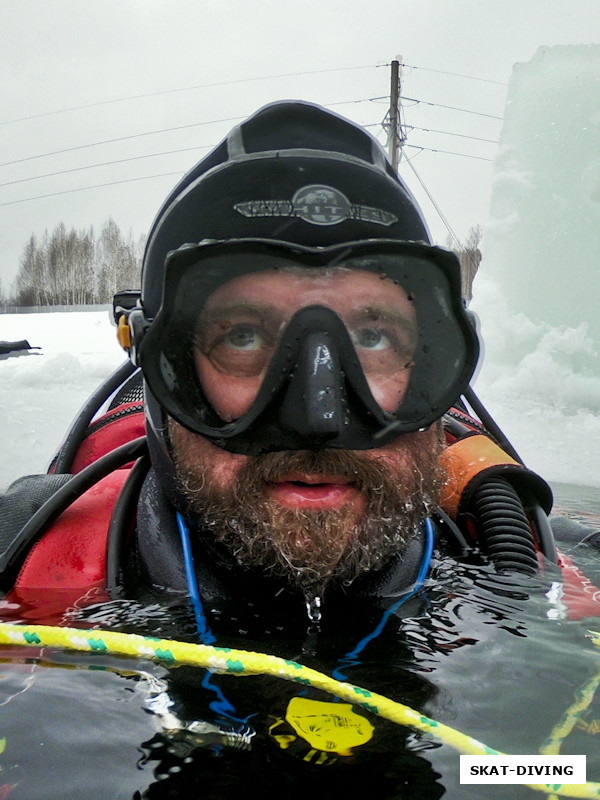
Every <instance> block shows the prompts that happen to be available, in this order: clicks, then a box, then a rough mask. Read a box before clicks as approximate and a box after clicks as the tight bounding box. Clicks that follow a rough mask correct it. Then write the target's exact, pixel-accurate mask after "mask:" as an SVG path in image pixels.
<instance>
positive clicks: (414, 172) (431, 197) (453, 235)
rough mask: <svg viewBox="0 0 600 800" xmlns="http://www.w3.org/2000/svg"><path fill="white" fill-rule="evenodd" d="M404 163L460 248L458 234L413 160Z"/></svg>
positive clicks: (406, 160) (405, 160)
mask: <svg viewBox="0 0 600 800" xmlns="http://www.w3.org/2000/svg"><path fill="white" fill-rule="evenodd" d="M405 147H406V145H405ZM402 163H403V164H408V166H409V167H410V168H411V170H412V171H413V174H414V176H415V178H416V179H417V180H418V181H419V183H420V184H421V187H422V189H423V191H424V192H425V194H426V195H427V197H428V198H429V200H430V202H431V204H432V206H433V207H434V208H435V210H436V211H437V213H438V215H439V218H440V219H441V220H442V223H443V224H444V226H445V228H446V230H447V231H448V233H449V234H450V237H451V238H452V240H453V241H454V243H455V244H456V245H457V246H459V247H460V241H459V239H458V237H457V236H456V234H455V233H454V230H453V229H452V226H451V225H450V223H449V222H448V220H447V219H446V217H445V216H444V214H443V212H442V209H441V208H440V207H439V205H438V204H437V203H436V201H435V199H434V197H433V195H432V194H431V192H430V191H429V189H428V188H427V186H426V185H425V183H424V181H423V180H422V178H421V176H420V175H419V173H418V172H417V170H416V169H415V166H414V164H413V163H412V160H411V159H404V161H402Z"/></svg>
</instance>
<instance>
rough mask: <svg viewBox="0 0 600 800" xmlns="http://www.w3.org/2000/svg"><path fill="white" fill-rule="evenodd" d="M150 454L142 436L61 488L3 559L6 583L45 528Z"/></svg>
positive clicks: (0, 565)
mask: <svg viewBox="0 0 600 800" xmlns="http://www.w3.org/2000/svg"><path fill="white" fill-rule="evenodd" d="M147 452H148V445H147V442H146V437H145V436H141V437H140V438H139V439H134V440H133V441H131V442H127V443H126V444H123V445H121V446H120V447H117V448H116V449H115V450H112V451H111V452H110V453H107V454H106V455H104V456H102V457H101V458H99V459H98V460H97V461H94V462H93V463H92V464H90V465H89V466H87V467H86V468H85V469H83V470H81V472H78V473H77V474H76V475H74V476H73V477H72V478H71V480H70V481H67V483H65V484H64V485H63V486H61V487H60V489H58V490H57V491H56V492H55V493H54V494H53V495H52V496H51V497H50V498H49V499H48V500H46V502H45V503H44V504H43V505H42V506H41V507H40V508H39V509H38V510H37V511H36V512H35V514H34V515H33V516H32V517H31V518H30V519H29V520H28V521H27V522H26V523H25V525H24V526H23V527H22V528H21V530H20V531H19V533H18V534H17V536H16V537H15V539H14V540H13V541H12V543H11V544H10V546H9V547H8V548H7V549H6V551H5V552H4V553H3V554H2V556H1V557H0V574H1V575H2V582H3V583H5V582H6V581H7V579H8V578H9V577H12V576H14V575H15V574H16V573H17V572H18V570H19V569H20V567H21V565H22V562H23V561H24V559H25V556H26V554H27V552H28V551H29V550H30V549H31V547H32V545H33V544H35V542H37V541H38V539H40V538H41V536H42V534H43V532H44V531H45V529H46V527H47V526H48V525H49V524H50V523H52V522H53V521H54V520H55V519H56V518H57V517H58V516H59V515H60V514H62V513H63V511H64V510H65V509H66V508H68V507H69V506H70V505H71V504H72V503H74V502H75V500H77V498H78V497H81V495H82V494H83V493H84V492H86V491H87V490H88V489H89V488H90V487H91V486H93V485H94V484H96V483H98V481H100V480H102V478H104V477H105V476H106V475H108V474H109V472H113V471H114V470H115V469H118V468H119V467H122V466H124V465H125V464H128V463H129V462H130V461H136V460H137V459H138V458H140V457H141V456H143V455H145V454H146V453H147Z"/></svg>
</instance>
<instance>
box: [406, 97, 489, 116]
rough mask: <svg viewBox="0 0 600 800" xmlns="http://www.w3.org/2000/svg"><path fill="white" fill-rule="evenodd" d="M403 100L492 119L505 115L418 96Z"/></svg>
mask: <svg viewBox="0 0 600 800" xmlns="http://www.w3.org/2000/svg"><path fill="white" fill-rule="evenodd" d="M400 99H401V100H408V101H409V102H411V103H417V104H419V103H420V104H421V105H425V106H434V107H437V108H446V109H449V110H450V111H462V112H463V113H464V114H476V115H477V116H478V117H489V118H490V119H499V120H502V119H504V117H497V116H496V115H494V114H484V113H483V112H482V111H472V110H471V109H468V108H458V107H457V106H445V105H444V104H443V103H430V102H429V101H427V100H419V99H417V98H416V97H404V96H402V97H401V98H400Z"/></svg>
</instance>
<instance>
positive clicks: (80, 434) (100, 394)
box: [53, 359, 137, 474]
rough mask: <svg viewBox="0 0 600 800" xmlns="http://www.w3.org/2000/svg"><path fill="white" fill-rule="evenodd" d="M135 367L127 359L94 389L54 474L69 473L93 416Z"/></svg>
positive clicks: (72, 428) (70, 430) (73, 427)
mask: <svg viewBox="0 0 600 800" xmlns="http://www.w3.org/2000/svg"><path fill="white" fill-rule="evenodd" d="M136 369H137V367H136V366H135V365H134V364H132V362H131V361H130V360H129V359H127V361H125V362H124V363H123V364H121V366H120V367H119V368H118V369H116V370H115V371H114V372H113V373H112V375H109V376H108V378H107V379H106V380H105V381H104V382H103V383H102V384H101V385H100V386H99V387H98V388H97V389H96V391H95V392H94V393H93V394H92V395H90V397H89V398H88V399H87V400H86V402H85V404H84V406H83V408H82V409H81V410H80V411H79V413H78V414H77V416H76V417H75V420H74V422H73V424H72V425H71V428H70V429H69V432H68V433H67V435H66V437H65V440H64V442H63V444H62V446H61V448H60V450H59V452H58V456H57V458H56V461H55V463H54V470H53V471H54V473H55V474H64V473H68V472H70V471H71V468H72V466H73V459H74V458H75V455H76V454H77V451H78V450H79V446H80V444H81V442H82V441H83V439H84V438H85V432H86V430H87V427H88V425H89V424H90V421H91V419H92V417H93V416H94V414H95V413H96V412H97V411H98V409H99V408H100V406H101V405H102V403H104V402H105V401H106V400H107V399H108V398H109V397H110V395H111V394H112V393H113V392H114V391H115V389H118V387H119V386H120V385H121V384H122V383H123V381H125V380H126V379H127V378H128V377H129V376H130V375H131V374H132V373H133V372H134V371H135V370H136Z"/></svg>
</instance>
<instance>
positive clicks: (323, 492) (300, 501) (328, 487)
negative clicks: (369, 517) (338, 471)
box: [267, 475, 361, 508]
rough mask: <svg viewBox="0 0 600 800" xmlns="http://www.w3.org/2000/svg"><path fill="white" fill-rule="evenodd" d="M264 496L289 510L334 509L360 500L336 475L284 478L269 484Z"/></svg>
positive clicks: (350, 485)
mask: <svg viewBox="0 0 600 800" xmlns="http://www.w3.org/2000/svg"><path fill="white" fill-rule="evenodd" d="M267 493H268V495H269V496H270V497H271V498H272V499H274V500H276V501H277V502H279V503H281V505H284V506H288V507H290V508H338V507H341V506H344V505H346V504H348V503H355V502H356V501H357V500H358V498H360V497H361V493H360V491H359V490H358V489H357V488H356V485H355V484H354V483H353V482H352V481H351V480H350V479H348V478H345V477H342V476H339V475H302V476H299V475H287V476H284V477H283V478H282V479H281V480H279V481H276V482H273V483H269V484H268V487H267Z"/></svg>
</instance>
